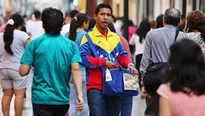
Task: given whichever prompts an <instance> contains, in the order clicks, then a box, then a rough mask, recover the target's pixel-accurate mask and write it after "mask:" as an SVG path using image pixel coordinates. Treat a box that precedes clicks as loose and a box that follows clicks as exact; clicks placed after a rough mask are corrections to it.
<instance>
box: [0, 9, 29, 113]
mask: <svg viewBox="0 0 205 116" xmlns="http://www.w3.org/2000/svg"><path fill="white" fill-rule="evenodd" d="M23 26H24V19H23V17H22V16H21V15H19V14H17V13H15V14H13V15H12V16H11V17H10V18H9V20H8V21H7V25H6V28H5V32H4V33H1V34H0V38H1V39H0V72H1V73H2V74H3V78H2V81H1V84H2V88H3V91H4V94H3V97H2V111H3V115H4V116H9V112H10V103H11V100H12V97H13V95H14V96H15V99H14V109H15V116H22V112H23V104H24V94H25V90H26V88H27V87H28V82H29V80H28V79H27V78H26V77H21V76H20V75H19V73H18V71H19V67H20V59H21V56H22V54H23V52H24V49H25V47H26V46H27V44H28V42H29V41H30V39H29V36H28V35H27V34H26V33H25V32H23V31H21V29H22V27H23Z"/></svg>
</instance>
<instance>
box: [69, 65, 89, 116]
mask: <svg viewBox="0 0 205 116" xmlns="http://www.w3.org/2000/svg"><path fill="white" fill-rule="evenodd" d="M80 71H81V73H82V81H83V83H82V91H83V101H84V107H83V110H82V111H81V112H80V113H79V114H78V112H77V110H76V100H77V99H76V98H77V93H76V89H75V86H74V84H73V81H72V77H71V80H70V83H69V85H70V108H69V116H88V111H89V108H88V99H87V91H86V73H85V67H83V66H80Z"/></svg>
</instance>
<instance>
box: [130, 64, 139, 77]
mask: <svg viewBox="0 0 205 116" xmlns="http://www.w3.org/2000/svg"><path fill="white" fill-rule="evenodd" d="M128 69H130V70H131V72H132V74H134V75H137V74H138V71H137V69H136V68H135V67H134V66H132V65H130V66H128Z"/></svg>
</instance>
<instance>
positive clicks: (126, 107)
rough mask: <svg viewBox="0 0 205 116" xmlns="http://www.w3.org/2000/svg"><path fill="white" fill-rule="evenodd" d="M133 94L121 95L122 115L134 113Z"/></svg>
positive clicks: (127, 115) (129, 115) (126, 115)
mask: <svg viewBox="0 0 205 116" xmlns="http://www.w3.org/2000/svg"><path fill="white" fill-rule="evenodd" d="M132 98H133V97H132V96H125V97H121V116H131V115H132Z"/></svg>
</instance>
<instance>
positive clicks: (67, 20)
mask: <svg viewBox="0 0 205 116" xmlns="http://www.w3.org/2000/svg"><path fill="white" fill-rule="evenodd" d="M78 13H79V11H77V10H71V11H70V12H69V13H67V14H66V16H65V18H64V25H63V27H62V30H61V34H62V35H63V36H65V34H66V33H68V32H69V31H70V23H71V21H72V19H73V18H74V17H75V15H76V14H78Z"/></svg>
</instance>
